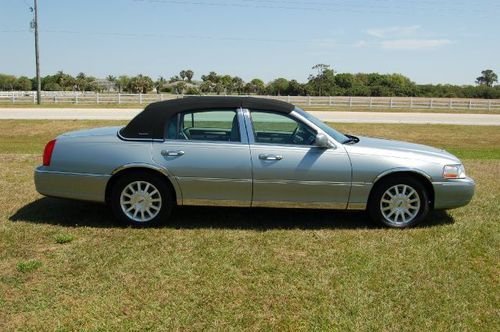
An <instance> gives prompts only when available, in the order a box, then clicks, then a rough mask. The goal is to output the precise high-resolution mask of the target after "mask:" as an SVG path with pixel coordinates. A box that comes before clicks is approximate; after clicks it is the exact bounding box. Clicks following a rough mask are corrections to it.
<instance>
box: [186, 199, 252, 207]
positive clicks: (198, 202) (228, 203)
mask: <svg viewBox="0 0 500 332" xmlns="http://www.w3.org/2000/svg"><path fill="white" fill-rule="evenodd" d="M250 204H251V203H250V202H247V201H236V200H222V199H193V198H191V199H185V200H184V202H183V205H186V206H187V205H191V206H223V207H250Z"/></svg>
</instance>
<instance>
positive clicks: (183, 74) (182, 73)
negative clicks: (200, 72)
mask: <svg viewBox="0 0 500 332" xmlns="http://www.w3.org/2000/svg"><path fill="white" fill-rule="evenodd" d="M179 76H180V77H181V78H182V80H183V81H184V79H185V78H186V71H185V70H181V72H180V73H179Z"/></svg>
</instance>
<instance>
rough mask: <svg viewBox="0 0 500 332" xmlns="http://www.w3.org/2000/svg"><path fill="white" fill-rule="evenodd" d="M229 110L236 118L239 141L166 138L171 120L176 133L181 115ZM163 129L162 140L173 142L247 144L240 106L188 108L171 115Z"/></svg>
mask: <svg viewBox="0 0 500 332" xmlns="http://www.w3.org/2000/svg"><path fill="white" fill-rule="evenodd" d="M224 111H229V112H233V113H235V115H236V116H237V119H238V130H239V132H240V140H239V141H212V140H192V139H180V138H168V127H169V126H170V124H171V122H172V121H176V122H177V123H176V135H177V134H178V132H179V130H178V128H179V125H180V122H181V115H183V114H188V113H204V112H224ZM164 128H165V129H164V130H163V142H175V143H188V144H199V143H210V144H214V143H217V144H231V145H235V144H248V137H247V133H246V132H247V131H246V128H245V123H244V120H243V113H242V109H241V107H240V108H215V109H212V108H208V109H200V110H189V111H184V112H179V113H177V114H175V115H174V116H173V117H171V118H170V119H169V120H168V121H167V122H166V123H165V125H164Z"/></svg>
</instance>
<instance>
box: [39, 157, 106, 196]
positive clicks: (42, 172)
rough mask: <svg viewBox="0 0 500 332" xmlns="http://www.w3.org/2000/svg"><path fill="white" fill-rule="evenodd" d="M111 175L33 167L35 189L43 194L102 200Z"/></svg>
mask: <svg viewBox="0 0 500 332" xmlns="http://www.w3.org/2000/svg"><path fill="white" fill-rule="evenodd" d="M110 177H111V175H105V174H87V173H71V172H59V171H52V170H48V168H47V167H45V166H39V167H37V168H36V169H35V187H36V191H38V192H39V193H40V194H42V195H45V196H51V197H61V198H71V199H78V200H85V201H93V202H104V201H105V193H106V185H107V183H108V180H109V178H110Z"/></svg>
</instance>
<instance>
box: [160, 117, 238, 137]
mask: <svg viewBox="0 0 500 332" xmlns="http://www.w3.org/2000/svg"><path fill="white" fill-rule="evenodd" d="M166 137H167V138H168V139H180V140H190V141H220V142H240V141H241V139H240V128H239V124H238V114H237V113H236V111H233V110H210V111H194V112H186V113H180V114H178V115H177V116H176V117H174V118H172V119H171V120H170V123H169V124H168V126H167V133H166Z"/></svg>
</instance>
